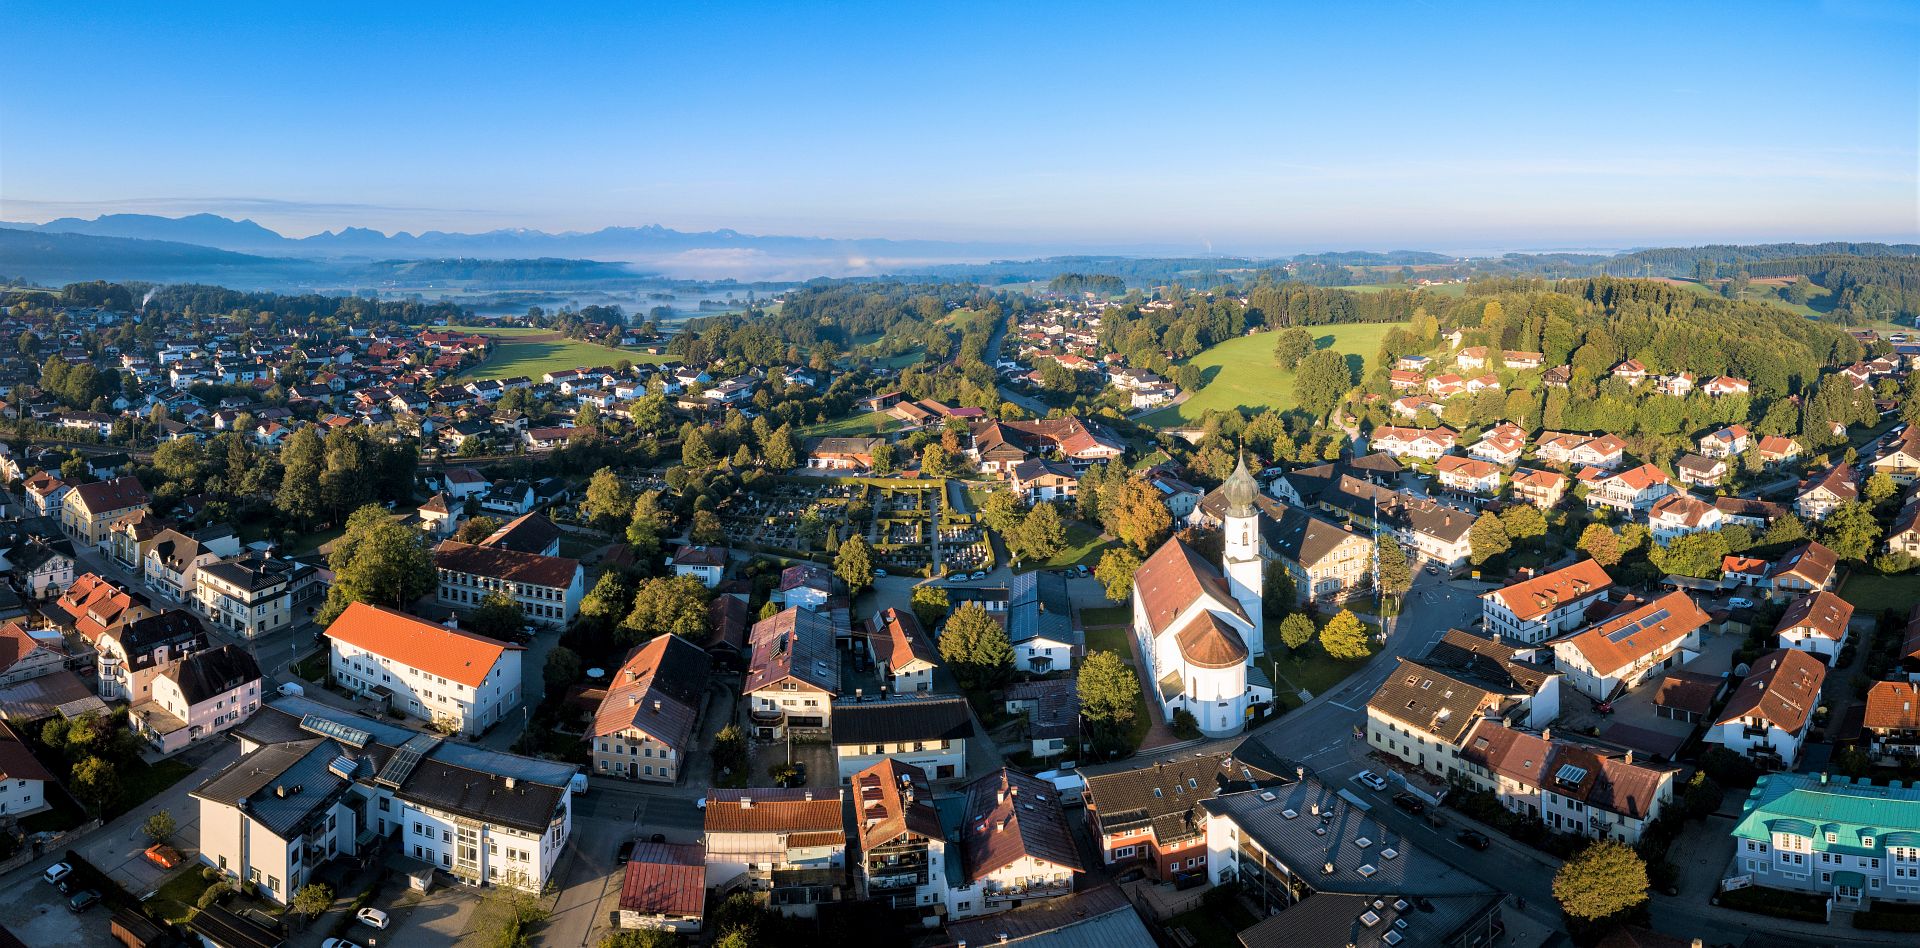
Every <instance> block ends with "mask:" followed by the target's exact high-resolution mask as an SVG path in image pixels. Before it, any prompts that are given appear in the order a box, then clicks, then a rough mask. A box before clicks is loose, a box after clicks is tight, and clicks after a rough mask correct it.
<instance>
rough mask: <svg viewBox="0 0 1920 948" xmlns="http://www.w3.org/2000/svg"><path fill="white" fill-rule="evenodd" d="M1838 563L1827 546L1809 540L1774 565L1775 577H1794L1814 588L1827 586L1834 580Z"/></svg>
mask: <svg viewBox="0 0 1920 948" xmlns="http://www.w3.org/2000/svg"><path fill="white" fill-rule="evenodd" d="M1838 562H1839V557H1837V556H1836V555H1835V554H1834V552H1833V551H1832V550H1830V549H1827V547H1826V545H1825V544H1822V543H1820V542H1819V541H1818V540H1808V541H1807V542H1806V543H1804V544H1802V545H1801V546H1799V547H1796V548H1794V549H1793V550H1791V551H1789V552H1788V553H1787V555H1785V556H1783V557H1781V558H1780V561H1779V562H1778V563H1776V564H1774V569H1773V576H1774V578H1775V579H1776V580H1777V579H1779V578H1780V577H1782V576H1792V577H1795V578H1797V579H1800V580H1803V581H1805V582H1806V583H1808V584H1809V585H1812V586H1825V585H1826V584H1827V583H1828V582H1829V581H1830V580H1832V579H1833V570H1834V567H1835V566H1836V565H1837V564H1838Z"/></svg>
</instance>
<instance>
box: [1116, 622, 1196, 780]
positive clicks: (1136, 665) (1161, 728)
mask: <svg viewBox="0 0 1920 948" xmlns="http://www.w3.org/2000/svg"><path fill="white" fill-rule="evenodd" d="M1095 628H1103V629H1105V628H1113V626H1095ZM1126 638H1127V653H1128V654H1129V655H1131V656H1132V657H1133V672H1134V677H1135V678H1138V679H1139V680H1140V699H1141V700H1142V701H1144V702H1145V703H1146V706H1147V717H1148V718H1149V719H1150V720H1151V721H1152V722H1153V723H1151V724H1149V725H1147V736H1146V737H1143V738H1141V739H1140V747H1139V748H1138V750H1141V751H1148V750H1154V749H1156V748H1160V747H1165V746H1167V745H1168V744H1174V743H1178V742H1179V740H1180V738H1179V736H1178V735H1176V734H1174V733H1173V727H1172V726H1171V725H1169V724H1168V723H1167V719H1166V712H1165V710H1164V709H1162V708H1161V707H1160V696H1159V695H1157V694H1155V693H1154V689H1156V688H1158V687H1159V683H1158V682H1154V681H1149V680H1147V676H1146V673H1145V672H1144V671H1143V669H1145V668H1148V667H1151V666H1149V665H1148V664H1147V663H1146V662H1145V661H1144V660H1142V659H1141V657H1140V640H1139V639H1138V638H1137V637H1135V636H1134V635H1133V633H1132V631H1131V630H1129V631H1128V632H1127V636H1126Z"/></svg>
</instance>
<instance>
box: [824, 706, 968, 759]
mask: <svg viewBox="0 0 1920 948" xmlns="http://www.w3.org/2000/svg"><path fill="white" fill-rule="evenodd" d="M832 727H833V743H834V744H835V745H836V746H838V745H843V744H846V745H851V744H883V743H884V744H891V743H894V742H896V741H953V740H965V739H967V738H970V737H972V736H973V712H972V711H971V710H970V709H969V708H968V707H967V699H965V698H961V697H956V696H953V695H938V696H930V697H921V696H918V695H898V696H894V697H889V698H887V699H886V700H885V701H862V702H858V703H853V704H837V705H834V708H833V722H832Z"/></svg>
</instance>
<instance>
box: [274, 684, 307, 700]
mask: <svg viewBox="0 0 1920 948" xmlns="http://www.w3.org/2000/svg"><path fill="white" fill-rule="evenodd" d="M280 694H281V696H282V697H287V698H304V697H306V694H307V689H305V688H302V687H300V683H299V682H294V681H290V682H287V683H286V684H284V685H281V686H280Z"/></svg>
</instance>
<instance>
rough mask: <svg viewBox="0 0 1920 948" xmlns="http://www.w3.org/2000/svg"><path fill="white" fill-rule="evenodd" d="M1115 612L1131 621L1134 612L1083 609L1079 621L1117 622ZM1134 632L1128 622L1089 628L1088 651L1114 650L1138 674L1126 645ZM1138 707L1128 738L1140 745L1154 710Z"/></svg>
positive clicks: (1131, 653)
mask: <svg viewBox="0 0 1920 948" xmlns="http://www.w3.org/2000/svg"><path fill="white" fill-rule="evenodd" d="M1114 613H1120V614H1121V615H1120V616H1119V617H1118V618H1119V620H1120V621H1121V622H1127V621H1130V620H1129V619H1128V615H1130V614H1131V613H1130V610H1128V609H1126V608H1125V607H1116V608H1113V609H1082V610H1080V621H1081V622H1082V623H1083V624H1087V625H1094V624H1107V623H1110V622H1113V621H1114V619H1115V617H1114V615H1113V614H1114ZM1132 634H1133V631H1132V629H1130V628H1128V627H1127V626H1126V625H1116V626H1113V627H1111V628H1105V629H1088V630H1087V652H1088V653H1093V652H1112V653H1114V654H1115V655H1118V656H1120V660H1121V661H1122V662H1125V663H1126V665H1127V667H1128V668H1132V669H1133V673H1134V674H1135V675H1138V674H1140V669H1139V668H1138V667H1136V666H1135V665H1134V664H1133V650H1132V649H1131V648H1129V647H1128V646H1127V637H1128V636H1130V635H1132ZM1139 710H1140V713H1139V714H1136V715H1134V716H1133V723H1132V726H1131V727H1129V728H1128V733H1127V741H1128V742H1129V743H1130V744H1131V745H1132V746H1134V747H1139V746H1140V742H1141V741H1144V740H1146V739H1147V729H1148V728H1150V727H1152V726H1153V711H1152V710H1150V709H1148V708H1144V707H1143V708H1140V709H1139Z"/></svg>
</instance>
